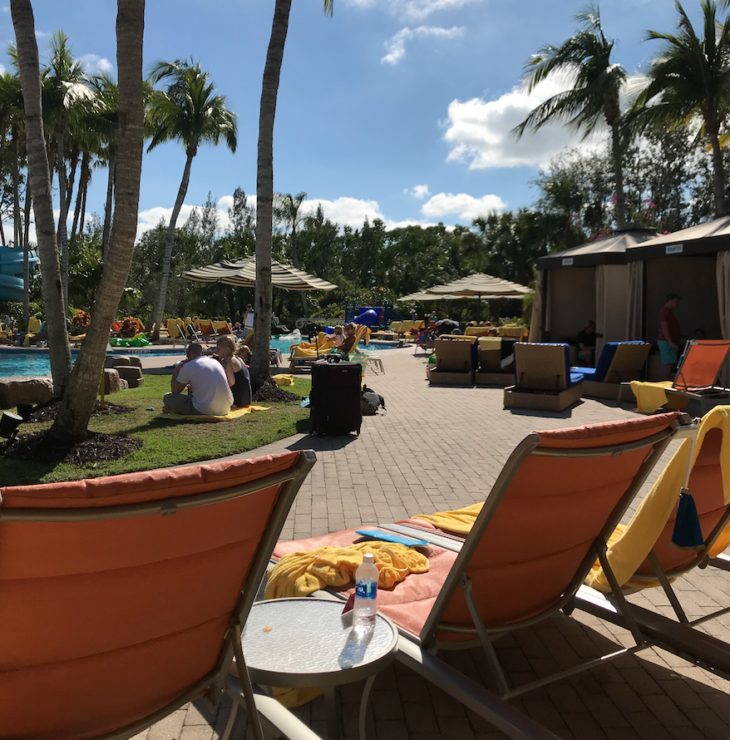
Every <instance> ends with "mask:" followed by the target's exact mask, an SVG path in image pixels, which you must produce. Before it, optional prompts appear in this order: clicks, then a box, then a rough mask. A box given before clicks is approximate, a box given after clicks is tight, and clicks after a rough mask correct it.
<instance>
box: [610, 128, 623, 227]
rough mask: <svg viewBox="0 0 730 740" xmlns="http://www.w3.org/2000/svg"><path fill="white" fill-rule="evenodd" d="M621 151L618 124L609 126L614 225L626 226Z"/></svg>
mask: <svg viewBox="0 0 730 740" xmlns="http://www.w3.org/2000/svg"><path fill="white" fill-rule="evenodd" d="M622 154H623V153H622V151H621V131H620V129H619V124H617V123H616V124H613V125H612V126H611V156H612V157H613V177H614V187H615V188H616V227H617V228H619V229H625V228H626V196H625V194H624V166H623V156H622Z"/></svg>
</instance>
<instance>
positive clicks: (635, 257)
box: [626, 216, 730, 342]
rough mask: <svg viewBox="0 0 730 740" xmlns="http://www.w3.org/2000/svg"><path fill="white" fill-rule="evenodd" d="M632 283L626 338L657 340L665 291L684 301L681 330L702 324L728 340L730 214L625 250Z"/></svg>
mask: <svg viewBox="0 0 730 740" xmlns="http://www.w3.org/2000/svg"><path fill="white" fill-rule="evenodd" d="M626 261H627V263H628V268H629V271H630V273H631V278H630V279H631V282H632V284H633V286H634V290H633V293H634V296H635V297H634V300H632V301H631V302H630V305H629V312H630V314H631V323H632V324H633V333H635V334H636V335H637V336H630V337H627V338H628V339H646V341H648V342H655V341H656V334H657V328H658V327H657V322H658V316H659V311H660V310H661V307H662V306H663V305H664V303H665V301H666V295H667V293H670V292H673V293H678V294H679V295H681V296H682V298H683V300H682V302H681V303H680V307H679V309H678V310H677V318H678V319H679V322H680V325H681V327H682V333H683V334H685V335H687V336H690V337H693V336H694V333H695V331H696V330H698V329H702V330H703V332H704V335H705V338H707V339H730V216H724V217H722V218H717V219H715V220H714V221H708V222H707V223H703V224H698V225H697V226H691V227H690V228H688V229H682V231H676V232H674V233H673V234H665V235H664V236H660V237H657V238H656V239H652V240H651V241H647V242H644V243H643V244H638V245H635V246H633V247H631V248H630V249H627V250H626Z"/></svg>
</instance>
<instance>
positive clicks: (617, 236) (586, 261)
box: [537, 224, 656, 270]
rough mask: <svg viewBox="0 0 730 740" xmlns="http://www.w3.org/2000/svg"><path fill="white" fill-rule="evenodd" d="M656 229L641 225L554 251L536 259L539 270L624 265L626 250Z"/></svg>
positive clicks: (644, 240)
mask: <svg viewBox="0 0 730 740" xmlns="http://www.w3.org/2000/svg"><path fill="white" fill-rule="evenodd" d="M655 236H656V231H654V229H651V228H645V227H643V226H639V225H638V224H632V225H631V226H629V227H627V228H626V229H622V230H620V231H616V232H614V233H613V234H612V235H611V236H608V237H606V238H605V239H598V240H597V241H594V242H588V243H587V244H581V245H580V246H578V247H571V248H570V249H564V250H563V251H562V252H554V253H553V254H548V255H546V256H545V257H540V259H538V261H537V267H538V269H539V270H555V269H559V268H561V267H595V266H596V265H623V264H625V262H626V254H627V251H628V250H629V249H631V248H633V247H636V246H637V245H641V244H643V243H644V242H646V241H648V240H650V239H652V238H653V237H655Z"/></svg>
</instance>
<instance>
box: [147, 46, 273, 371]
mask: <svg viewBox="0 0 730 740" xmlns="http://www.w3.org/2000/svg"><path fill="white" fill-rule="evenodd" d="M149 79H150V82H151V83H152V84H158V83H160V82H164V83H166V88H165V89H164V90H155V91H154V92H153V93H152V94H151V96H150V104H149V109H148V123H149V130H150V132H151V134H152V140H151V142H150V145H149V146H148V147H147V151H148V152H150V151H152V150H153V149H154V148H155V147H157V146H159V145H160V144H162V143H163V142H166V141H179V142H180V143H181V144H182V145H183V147H184V148H185V157H186V159H185V169H184V170H183V176H182V180H181V182H180V187H179V189H178V192H177V198H176V200H175V205H174V207H173V209H172V215H171V216H170V223H169V224H168V227H167V242H166V244H165V254H164V256H163V262H162V274H161V276H160V287H159V291H158V294H157V298H156V300H155V304H154V307H153V309H152V314H151V315H150V318H149V321H148V323H147V330H148V331H149V330H151V329H152V326H153V325H154V333H153V334H154V337H157V336H159V331H160V325H161V323H162V316H163V313H164V310H165V299H166V297H167V284H168V282H169V280H170V264H171V259H172V247H173V244H174V241H175V227H176V225H177V219H178V217H179V216H180V209H181V208H182V206H183V202H184V200H185V195H186V193H187V191H188V184H189V183H190V169H191V167H192V164H193V159H194V158H195V155H196V154H197V153H198V149H199V147H200V146H201V145H203V144H213V145H215V146H217V145H218V144H219V143H220V142H221V140H223V141H224V142H225V144H226V146H227V147H228V148H229V149H230V150H231V151H232V152H235V151H236V145H237V142H238V136H237V128H236V115H235V113H233V112H232V111H231V110H229V109H228V107H227V105H226V99H225V97H224V96H223V95H216V94H215V85H214V84H213V82H212V81H211V80H210V75H209V73H208V72H204V71H203V70H202V69H201V68H200V62H195V63H193V62H192V60H191V61H190V62H187V61H185V60H177V61H174V62H158V63H157V64H156V65H155V67H154V69H153V70H152V73H151V75H150V77H149ZM267 358H268V353H267ZM267 363H268V359H267ZM267 367H268V364H267Z"/></svg>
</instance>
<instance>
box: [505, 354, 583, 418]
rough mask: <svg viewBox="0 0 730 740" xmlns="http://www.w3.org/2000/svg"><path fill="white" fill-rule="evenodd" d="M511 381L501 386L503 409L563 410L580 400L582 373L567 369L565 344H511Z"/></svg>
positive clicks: (568, 356)
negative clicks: (513, 376)
mask: <svg viewBox="0 0 730 740" xmlns="http://www.w3.org/2000/svg"><path fill="white" fill-rule="evenodd" d="M514 366H515V384H514V385H512V386H509V387H507V388H505V389H504V407H505V408H506V409H512V408H518V409H535V410H538V411H564V410H565V409H567V408H568V407H569V406H572V405H573V404H574V403H577V402H578V401H580V399H581V396H582V395H583V375H582V373H579V372H575V371H573V370H571V368H570V347H569V346H568V345H567V344H539V343H528V342H516V343H515V361H514Z"/></svg>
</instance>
